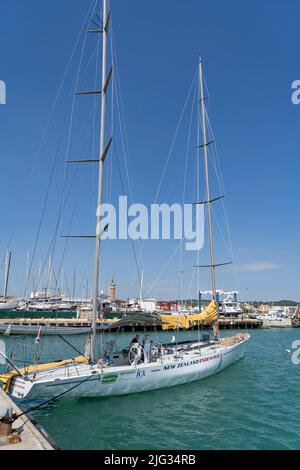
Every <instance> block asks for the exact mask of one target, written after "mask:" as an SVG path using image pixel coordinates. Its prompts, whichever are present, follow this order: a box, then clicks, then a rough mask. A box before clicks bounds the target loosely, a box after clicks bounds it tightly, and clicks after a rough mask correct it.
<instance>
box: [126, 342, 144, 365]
mask: <svg viewBox="0 0 300 470" xmlns="http://www.w3.org/2000/svg"><path fill="white" fill-rule="evenodd" d="M128 360H129V364H131V365H132V366H135V365H136V364H141V363H142V362H143V361H144V348H143V346H141V345H140V344H138V343H134V344H133V345H132V346H131V348H130V349H129V351H128Z"/></svg>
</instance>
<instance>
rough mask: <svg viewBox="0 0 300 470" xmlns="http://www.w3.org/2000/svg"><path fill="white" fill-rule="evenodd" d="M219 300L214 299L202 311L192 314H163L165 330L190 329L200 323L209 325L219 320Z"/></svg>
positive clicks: (163, 327)
mask: <svg viewBox="0 0 300 470" xmlns="http://www.w3.org/2000/svg"><path fill="white" fill-rule="evenodd" d="M217 312H218V308H217V302H216V301H215V300H213V301H212V302H211V303H210V304H209V305H208V306H207V307H206V309H204V310H203V312H201V313H196V314H191V315H161V316H160V317H161V321H162V322H163V325H162V329H163V330H176V329H177V328H182V329H186V330H187V329H189V328H192V327H193V326H194V325H197V324H198V323H202V324H204V325H209V324H211V323H213V322H214V321H215V320H217V316H218V315H217Z"/></svg>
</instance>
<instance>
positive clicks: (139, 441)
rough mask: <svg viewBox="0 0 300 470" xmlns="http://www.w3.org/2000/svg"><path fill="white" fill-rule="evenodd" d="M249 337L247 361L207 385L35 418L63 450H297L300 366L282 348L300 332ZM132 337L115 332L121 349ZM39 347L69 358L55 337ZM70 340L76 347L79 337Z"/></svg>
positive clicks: (67, 406)
mask: <svg viewBox="0 0 300 470" xmlns="http://www.w3.org/2000/svg"><path fill="white" fill-rule="evenodd" d="M250 333H251V335H252V338H251V341H250V343H249V344H248V346H247V352H246V357H245V358H244V359H243V360H241V361H239V362H237V363H236V364H234V365H233V366H231V367H230V368H228V369H226V370H225V371H223V372H221V373H219V374H217V375H215V376H213V377H210V378H208V379H205V380H202V381H198V382H194V383H191V384H186V385H181V386H177V387H172V388H168V389H162V390H158V391H154V392H146V393H141V394H136V395H128V396H123V397H112V398H100V399H64V400H61V401H58V402H56V403H54V404H52V405H50V406H48V407H46V408H44V409H41V410H39V411H38V412H35V415H34V416H35V418H36V419H37V421H38V422H39V423H40V424H41V425H42V426H43V427H44V428H45V429H46V430H47V431H48V432H49V434H50V435H51V436H52V438H53V439H54V441H55V442H56V443H57V444H58V445H59V446H60V447H61V448H63V449H107V450H108V449H109V450H110V449H149V450H155V449H157V450H160V449H161V450H163V449H176V450H177V449H184V450H194V449H299V448H300V395H299V383H300V365H298V366H296V365H293V363H292V361H291V354H288V353H287V352H286V349H292V343H293V341H295V340H297V339H299V340H300V330H297V329H287V330H286V329H281V330H279V329H277V330H254V331H251V332H250ZM229 334H230V333H229ZM159 335H160V336H163V337H164V340H169V339H170V337H171V335H170V334H169V333H159ZM196 335H197V333H186V334H183V338H186V337H195V336H196ZM111 336H113V335H111ZM131 337H132V335H130V334H120V335H119V336H118V338H119V342H120V345H121V346H122V345H125V344H127V343H128V340H129V339H130V338H131ZM108 339H110V336H109V335H107V336H106V335H105V338H104V340H105V341H106V340H108ZM6 341H7V343H8V345H9V344H10V343H11V341H12V339H11V338H8V339H7V340H6ZM44 341H45V344H44V348H45V350H46V352H47V354H46V356H48V358H49V359H50V358H51V357H54V355H55V356H56V357H57V353H58V351H59V352H60V355H61V357H64V356H65V355H67V354H68V351H67V349H66V348H67V346H65V345H63V344H61V343H60V342H59V340H58V339H55V338H50V337H48V338H45V339H44ZM72 341H75V342H76V346H80V345H81V344H82V343H83V341H84V338H83V337H76V338H73V339H72ZM31 342H32V340H31ZM54 351H55V354H54Z"/></svg>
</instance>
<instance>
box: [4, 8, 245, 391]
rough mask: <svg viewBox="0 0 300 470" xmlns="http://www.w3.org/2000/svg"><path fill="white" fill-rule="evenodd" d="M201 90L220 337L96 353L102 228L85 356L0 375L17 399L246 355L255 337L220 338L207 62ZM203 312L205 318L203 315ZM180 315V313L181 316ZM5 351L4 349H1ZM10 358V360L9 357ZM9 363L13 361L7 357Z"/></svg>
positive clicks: (212, 311)
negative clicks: (214, 244) (207, 114)
mask: <svg viewBox="0 0 300 470" xmlns="http://www.w3.org/2000/svg"><path fill="white" fill-rule="evenodd" d="M109 20H110V12H109V11H108V2H107V0H103V18H102V22H101V27H100V26H99V30H98V32H99V33H101V34H102V35H103V52H102V54H103V55H102V93H101V129H100V154H99V155H100V157H99V161H98V165H99V181H98V184H99V191H98V211H97V221H96V222H97V227H100V226H101V218H100V213H101V211H100V210H99V208H101V206H102V193H103V173H104V164H105V159H106V157H107V154H108V150H109V146H110V143H111V140H109V142H108V144H107V145H106V140H105V116H106V100H107V97H106V94H107V89H108V85H109V80H110V77H111V71H110V72H109V73H108V74H107V53H106V49H107V41H108V31H109ZM199 90H200V105H201V112H202V131H203V146H202V147H203V149H204V161H205V170H206V171H205V173H206V193H207V201H206V204H207V208H208V218H209V236H210V257H211V263H210V267H211V276H212V287H213V299H212V302H211V304H210V306H209V307H208V309H209V315H210V317H211V318H213V319H214V322H215V325H214V331H215V335H214V337H212V338H211V336H210V335H209V334H207V333H206V334H204V335H202V337H200V336H199V337H198V339H197V340H195V341H185V342H177V343H176V342H174V341H172V342H170V343H167V344H160V343H158V344H155V343H154V342H152V341H151V339H150V337H149V335H146V338H145V341H144V344H143V345H142V344H140V343H139V341H138V339H137V338H135V341H132V342H131V344H130V345H129V346H128V348H125V349H122V350H121V351H118V350H116V349H115V346H114V343H110V344H108V345H107V346H106V348H105V351H104V352H103V354H101V356H99V355H98V354H97V348H96V330H97V314H98V292H99V277H100V270H99V268H100V245H101V237H102V235H103V231H101V230H99V229H97V230H96V236H95V239H96V250H95V267H94V283H93V322H92V330H91V334H90V337H89V341H88V344H87V347H86V353H85V356H79V357H75V358H71V359H68V360H65V361H60V362H54V363H50V364H40V365H33V366H30V367H27V368H26V369H19V368H17V367H14V369H13V370H12V371H10V372H7V373H6V374H2V376H0V380H1V381H2V382H3V383H4V389H5V390H6V391H7V392H8V393H10V394H11V395H12V396H13V397H16V398H19V399H25V398H44V399H45V398H52V397H53V398H54V397H57V396H59V395H61V394H66V396H70V397H71V396H72V397H102V396H110V395H124V394H129V393H137V392H144V391H149V390H155V389H159V388H163V387H171V386H174V385H179V384H186V383H188V382H192V381H196V380H200V379H203V378H205V377H208V376H211V375H213V374H216V373H218V372H220V371H222V370H223V369H225V368H226V367H228V366H230V365H231V364H233V363H235V362H236V361H238V360H239V359H241V358H242V357H243V356H244V352H245V346H246V343H247V341H248V340H249V338H250V336H249V335H248V334H246V333H241V334H238V335H235V336H232V337H229V338H225V339H220V338H219V335H218V321H217V312H218V305H217V297H216V280H215V268H216V264H215V261H214V250H213V234H212V220H211V211H210V210H211V202H212V201H211V200H210V186H209V174H208V150H207V148H208V145H209V143H208V142H207V140H206V123H205V122H206V118H205V100H204V95H203V75H202V62H201V61H200V62H199ZM206 314H208V313H207V312H205V311H204V312H202V313H201V314H199V320H200V319H204V318H205V316H206ZM200 316H201V318H200ZM177 318H178V319H181V316H177ZM1 354H3V353H1ZM7 359H8V358H7ZM8 360H9V361H10V359H8ZM10 364H11V361H10Z"/></svg>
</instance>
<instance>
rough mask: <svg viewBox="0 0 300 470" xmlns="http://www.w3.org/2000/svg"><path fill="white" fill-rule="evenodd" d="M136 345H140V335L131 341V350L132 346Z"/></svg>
mask: <svg viewBox="0 0 300 470" xmlns="http://www.w3.org/2000/svg"><path fill="white" fill-rule="evenodd" d="M135 343H138V344H140V337H139V335H135V337H134V338H132V341H131V343H130V345H129V349H130V348H131V346H132V345H133V344H135Z"/></svg>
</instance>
